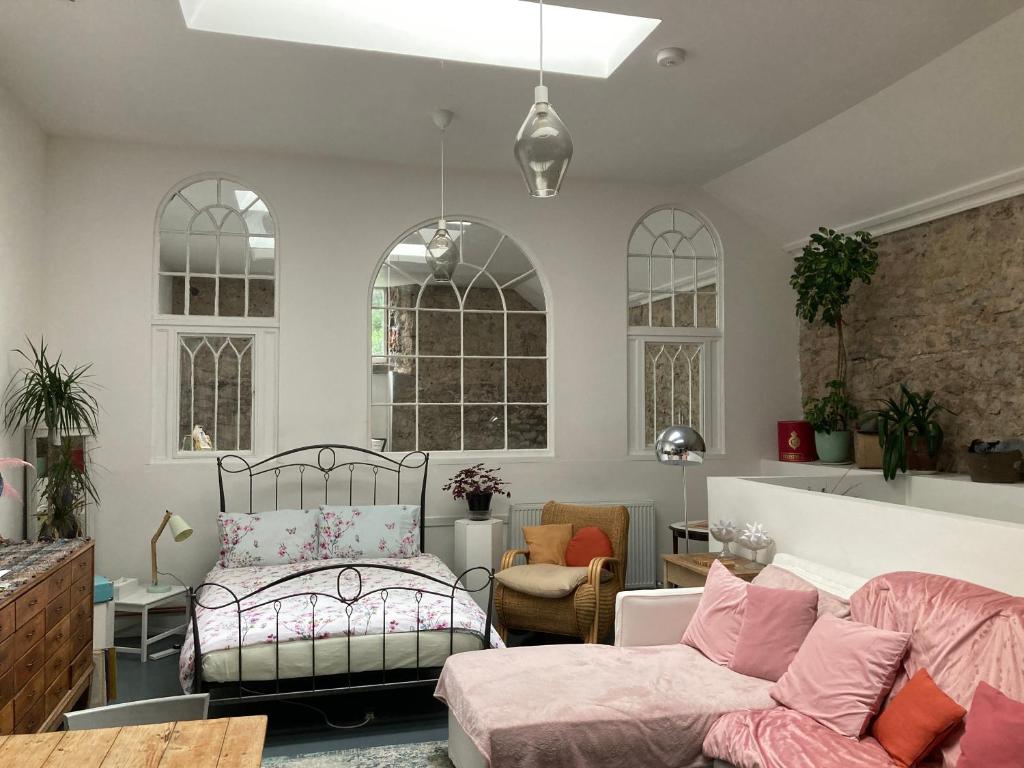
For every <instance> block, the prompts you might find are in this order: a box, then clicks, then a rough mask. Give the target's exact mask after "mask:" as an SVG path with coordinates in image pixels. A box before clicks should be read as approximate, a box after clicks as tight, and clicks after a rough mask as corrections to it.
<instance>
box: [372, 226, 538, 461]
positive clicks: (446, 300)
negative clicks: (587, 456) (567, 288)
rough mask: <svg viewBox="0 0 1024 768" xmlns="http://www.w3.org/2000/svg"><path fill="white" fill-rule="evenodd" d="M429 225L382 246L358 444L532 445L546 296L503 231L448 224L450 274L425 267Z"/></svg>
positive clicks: (473, 448)
mask: <svg viewBox="0 0 1024 768" xmlns="http://www.w3.org/2000/svg"><path fill="white" fill-rule="evenodd" d="M434 229H435V228H434V227H433V226H431V225H430V224H422V225H419V226H417V227H415V228H413V229H412V230H410V231H409V232H407V233H406V234H405V235H404V236H403V237H402V238H400V239H399V241H398V242H397V243H396V244H395V245H394V246H393V247H392V248H391V249H390V251H389V252H388V253H387V254H385V257H384V259H383V261H382V262H381V265H380V268H379V270H378V272H377V275H376V278H375V280H374V283H373V287H372V289H371V295H370V434H369V438H370V441H371V442H370V444H371V445H373V446H377V447H380V446H384V447H385V449H386V450H393V451H410V450H423V451H468V452H484V451H515V452H520V451H544V450H546V449H547V448H548V446H549V437H548V435H549V432H548V429H549V427H548V425H549V419H548V392H549V381H550V375H549V363H550V360H549V357H548V322H547V320H548V318H547V313H548V300H547V297H546V295H545V291H544V287H543V284H542V282H541V280H540V277H539V275H538V274H537V270H536V268H535V267H534V265H533V263H532V262H531V261H530V258H529V257H528V256H527V255H526V253H525V252H524V251H523V249H522V248H521V247H520V246H519V245H518V244H517V243H516V242H515V241H514V240H513V239H512V238H511V237H509V236H508V235H506V234H504V233H503V232H500V231H498V230H497V229H495V228H494V227H491V226H489V225H487V224H484V223H482V222H479V221H471V220H455V221H453V220H451V219H449V220H448V231H449V233H450V234H451V236H452V238H453V240H454V241H455V245H454V246H453V247H455V248H458V251H459V265H458V266H457V267H456V268H455V270H454V272H453V274H452V279H451V280H450V281H439V280H437V279H435V278H434V277H433V276H432V275H431V273H430V269H429V267H428V266H427V263H426V254H427V243H428V242H429V241H430V239H431V238H432V237H433V235H434Z"/></svg>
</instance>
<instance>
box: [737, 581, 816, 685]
mask: <svg viewBox="0 0 1024 768" xmlns="http://www.w3.org/2000/svg"><path fill="white" fill-rule="evenodd" d="M817 618H818V593H817V592H811V591H807V590H801V589H771V588H769V587H761V586H758V585H756V584H751V585H750V586H749V587H747V604H746V608H745V609H744V611H743V624H742V626H741V627H740V635H739V638H738V639H737V641H736V652H735V654H734V655H733V657H732V661H731V662H730V663H729V669H731V670H732V671H733V672H739V673H740V674H741V675H750V676H751V677H760V678H762V679H764V680H778V679H779V678H780V677H782V676H783V675H784V674H785V673H786V670H787V669H789V664H790V662H791V661H793V657H795V656H796V652H797V651H799V650H800V646H801V645H802V644H803V642H804V638H805V637H807V633H808V632H810V631H811V627H813V626H814V622H815V621H816V620H817Z"/></svg>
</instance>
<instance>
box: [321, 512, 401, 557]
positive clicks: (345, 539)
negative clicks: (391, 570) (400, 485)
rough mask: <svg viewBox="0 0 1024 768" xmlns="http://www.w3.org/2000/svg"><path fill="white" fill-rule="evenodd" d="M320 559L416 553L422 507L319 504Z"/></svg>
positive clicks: (399, 555) (393, 555)
mask: <svg viewBox="0 0 1024 768" xmlns="http://www.w3.org/2000/svg"><path fill="white" fill-rule="evenodd" d="M318 528H319V532H320V559H321V560H328V559H331V558H335V557H365V558H378V557H415V556H416V555H418V554H419V553H420V508H419V507H415V506H406V505H398V504H392V505H378V506H363V507H333V506H329V505H327V504H324V505H323V506H321V507H320V518H319V522H318Z"/></svg>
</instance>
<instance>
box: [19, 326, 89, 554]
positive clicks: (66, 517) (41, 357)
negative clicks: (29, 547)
mask: <svg viewBox="0 0 1024 768" xmlns="http://www.w3.org/2000/svg"><path fill="white" fill-rule="evenodd" d="M28 346H29V352H25V351H23V350H16V351H17V353H18V354H19V355H21V357H23V358H24V359H25V361H26V363H28V365H26V366H25V367H24V368H22V369H21V370H19V371H16V372H15V374H14V376H13V377H12V378H11V381H10V382H9V383H8V385H7V389H6V391H5V393H4V427H5V428H6V429H8V430H14V429H16V428H18V427H24V428H26V429H28V430H29V431H30V432H34V431H35V430H37V429H39V427H40V426H45V427H46V431H47V440H46V443H47V452H46V453H47V456H46V474H45V476H44V477H41V478H40V479H39V483H40V489H41V493H42V498H43V500H44V501H45V511H44V512H43V513H42V515H41V516H40V530H39V535H40V538H60V537H65V538H66V537H71V536H78V535H80V534H81V533H82V532H83V531H82V525H81V512H82V510H83V509H84V507H85V504H86V501H87V500H88V499H92V500H93V501H98V497H97V494H96V488H95V486H94V485H93V483H92V480H91V479H90V478H89V476H88V475H87V473H86V470H85V466H84V461H83V459H82V457H81V456H80V455H76V453H77V452H76V450H75V449H74V448H73V447H72V445H71V440H72V438H74V437H80V436H95V434H96V421H97V416H98V414H99V403H98V402H97V401H96V397H95V396H94V395H93V392H92V389H93V387H92V385H91V383H90V381H89V369H90V367H91V366H89V365H78V366H75V367H73V368H70V367H68V366H67V365H66V364H65V363H64V362H63V361H62V359H61V356H60V355H58V356H57V358H56V359H55V360H51V359H50V356H49V354H48V353H47V347H46V342H45V340H41V341H40V343H39V346H38V347H37V346H36V345H35V344H33V343H32V342H31V340H29V342H28Z"/></svg>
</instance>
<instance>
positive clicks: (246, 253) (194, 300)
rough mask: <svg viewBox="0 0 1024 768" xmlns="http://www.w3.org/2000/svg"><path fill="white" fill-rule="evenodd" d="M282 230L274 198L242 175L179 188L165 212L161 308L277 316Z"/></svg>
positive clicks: (165, 311)
mask: <svg viewBox="0 0 1024 768" xmlns="http://www.w3.org/2000/svg"><path fill="white" fill-rule="evenodd" d="M276 237H277V234H276V226H275V223H274V218H273V216H272V214H271V212H270V209H269V208H268V206H267V204H266V202H265V201H264V200H263V199H262V198H261V197H260V196H259V195H258V194H257V193H256V192H254V191H252V190H250V189H246V188H245V187H243V186H242V185H240V184H238V183H237V182H235V181H232V180H230V179H225V178H208V179H201V180H199V181H194V182H192V183H190V184H188V185H187V186H185V187H183V188H182V189H179V190H178V191H177V192H175V193H174V194H173V195H172V196H171V197H170V198H169V199H168V200H167V202H166V203H165V205H164V207H163V210H162V211H161V214H160V220H159V233H158V238H159V248H158V266H157V271H158V283H159V285H158V289H157V314H158V315H180V316H189V317H198V316H202V317H232V318H236V317H241V318H246V317H249V318H273V317H275V316H276V315H277V311H276V290H275V288H276V286H275V278H276V276H277V241H276Z"/></svg>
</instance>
